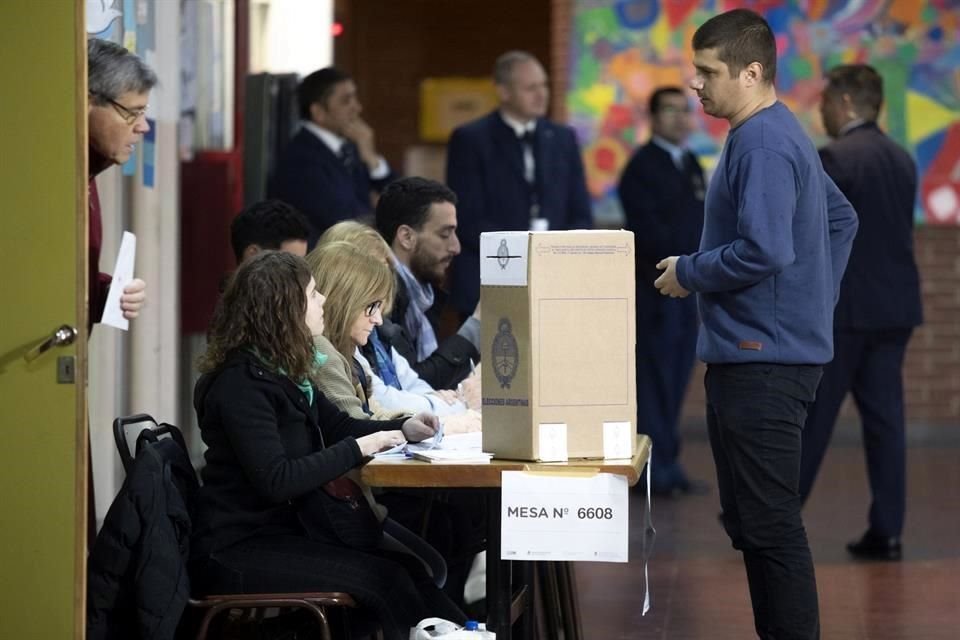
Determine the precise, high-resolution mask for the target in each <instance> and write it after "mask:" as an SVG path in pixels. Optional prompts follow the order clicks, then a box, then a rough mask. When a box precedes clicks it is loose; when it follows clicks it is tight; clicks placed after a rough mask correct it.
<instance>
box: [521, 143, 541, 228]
mask: <svg viewBox="0 0 960 640" xmlns="http://www.w3.org/2000/svg"><path fill="white" fill-rule="evenodd" d="M518 139H519V140H520V147H521V148H522V149H523V179H524V180H526V181H527V186H528V187H529V190H530V219H531V220H534V219H536V218H539V217H540V194H539V193H538V190H537V161H536V156H535V155H534V152H533V150H534V130H533V129H526V130H524V132H523V135H521V136H519V137H518Z"/></svg>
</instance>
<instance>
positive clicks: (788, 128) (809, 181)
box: [655, 9, 857, 640]
mask: <svg viewBox="0 0 960 640" xmlns="http://www.w3.org/2000/svg"><path fill="white" fill-rule="evenodd" d="M693 50H694V57H693V64H694V67H695V70H696V75H695V77H694V80H693V81H692V83H691V88H693V89H694V90H695V91H696V92H697V95H698V96H699V98H700V102H701V104H702V105H703V110H704V112H706V113H707V114H708V115H711V116H714V117H717V118H723V119H725V120H727V121H728V122H729V123H730V127H731V129H730V134H729V135H728V137H727V141H726V144H725V145H724V148H723V152H722V154H721V156H720V159H719V161H718V163H717V168H716V173H715V174H714V176H713V178H712V180H711V182H710V186H709V189H708V190H707V198H706V202H705V206H704V229H703V236H702V238H701V240H700V250H699V251H698V252H696V253H693V254H691V255H686V256H679V257H678V256H671V257H667V258H664V259H663V260H662V261H661V262H660V263H659V264H658V265H657V267H658V268H659V269H662V270H663V274H662V275H661V276H660V277H659V278H658V279H657V280H656V283H655V285H656V286H657V288H658V289H660V292H661V293H662V294H664V295H669V296H672V297H684V296H687V295H689V293H690V292H696V293H697V294H698V297H697V299H698V303H699V308H700V315H701V319H702V324H701V327H700V334H699V336H698V341H697V355H698V356H699V357H700V359H702V360H703V361H704V362H706V363H707V374H706V378H705V380H704V385H705V387H706V393H707V428H708V431H709V434H710V444H711V447H712V449H713V456H714V461H715V463H716V467H717V486H718V488H719V492H720V503H721V505H722V507H723V525H724V528H725V529H726V531H727V534H728V535H729V536H730V538H731V540H732V541H733V546H734V548H736V549H739V550H740V551H741V552H742V553H743V559H744V564H745V565H746V570H747V581H748V583H749V586H750V598H751V601H752V603H753V614H754V624H755V627H756V631H757V634H758V635H759V636H760V637H761V638H776V639H777V640H785V639H793V638H797V639H799V638H804V639H808V638H819V635H820V619H819V611H818V604H817V585H816V578H815V577H814V570H813V559H812V557H811V555H810V547H809V545H808V543H807V536H806V532H805V530H804V528H803V521H802V519H801V516H800V508H801V500H800V493H799V469H800V434H801V431H802V429H803V424H804V421H805V418H806V414H807V409H808V407H809V406H810V404H811V403H812V402H813V399H814V396H815V394H816V390H817V385H818V383H819V382H820V375H821V372H822V366H823V365H824V364H825V363H827V362H829V361H830V359H831V358H832V357H833V309H834V305H835V304H836V301H837V296H838V292H839V288H840V280H841V278H842V276H843V271H844V269H845V268H846V264H847V258H848V256H849V255H850V248H851V245H852V243H853V238H854V235H855V234H856V231H857V216H856V213H855V212H854V210H853V207H851V206H850V203H849V202H848V201H847V199H846V198H845V197H844V196H843V194H841V193H840V191H839V190H838V189H837V187H836V185H835V184H834V183H833V181H832V180H831V179H830V178H829V177H828V176H827V175H826V173H825V172H824V170H823V166H822V165H821V163H820V158H819V157H818V155H817V150H816V149H815V148H814V146H813V143H812V142H811V141H810V140H809V139H808V138H807V136H806V134H805V133H804V132H803V130H802V129H801V127H800V124H799V122H798V121H797V119H796V118H795V117H794V116H793V114H792V113H790V110H789V109H787V107H786V106H784V104H783V103H781V102H779V101H778V100H777V94H776V90H775V88H774V78H775V76H776V64H777V59H776V44H775V41H774V36H773V32H772V31H771V29H770V26H769V25H768V24H767V23H766V21H765V20H764V19H763V18H762V17H760V16H759V15H757V14H755V13H753V12H752V11H748V10H745V9H736V10H733V11H729V12H727V13H724V14H721V15H718V16H715V17H713V18H711V19H710V20H708V21H707V22H705V23H704V24H703V26H701V27H700V28H699V29H698V30H697V31H696V33H695V34H694V36H693Z"/></svg>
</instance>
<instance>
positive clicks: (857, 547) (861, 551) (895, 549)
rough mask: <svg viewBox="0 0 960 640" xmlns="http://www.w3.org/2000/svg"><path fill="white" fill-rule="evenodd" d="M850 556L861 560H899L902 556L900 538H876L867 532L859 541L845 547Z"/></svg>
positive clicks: (873, 534) (876, 536)
mask: <svg viewBox="0 0 960 640" xmlns="http://www.w3.org/2000/svg"><path fill="white" fill-rule="evenodd" d="M847 551H849V552H850V555H852V556H854V557H855V558H860V559H861V560H894V561H896V560H899V559H900V558H901V557H902V555H903V550H902V548H901V545H900V538H892V537H887V536H878V535H876V534H875V533H871V532H870V531H867V532H866V533H865V534H863V537H862V538H860V539H859V540H856V541H854V542H851V543H849V544H848V545H847Z"/></svg>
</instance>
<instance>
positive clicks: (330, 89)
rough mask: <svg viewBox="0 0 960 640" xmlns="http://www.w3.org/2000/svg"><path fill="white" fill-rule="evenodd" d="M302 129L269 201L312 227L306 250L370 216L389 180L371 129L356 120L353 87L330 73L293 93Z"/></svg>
mask: <svg viewBox="0 0 960 640" xmlns="http://www.w3.org/2000/svg"><path fill="white" fill-rule="evenodd" d="M297 103H298V105H299V108H300V117H301V118H302V119H303V123H302V124H303V126H302V127H301V128H300V131H298V132H297V134H296V135H295V136H294V137H293V139H291V140H290V142H289V144H288V145H287V147H286V149H285V150H284V152H283V154H281V157H280V160H279V162H278V164H277V168H276V171H275V173H274V175H273V178H272V180H271V182H270V197H272V198H278V199H280V200H283V201H285V202H287V203H289V204H291V205H293V206H294V207H296V208H297V209H299V210H300V211H302V212H303V213H304V214H306V216H307V219H308V220H309V221H310V226H311V229H310V239H309V246H310V247H313V245H314V244H316V242H317V238H319V237H320V234H321V233H323V232H324V231H326V230H327V228H328V227H331V226H333V225H334V224H335V223H337V222H339V221H341V220H346V219H348V218H355V217H357V216H362V215H365V214H369V213H370V212H371V210H372V206H371V200H370V192H371V191H379V190H380V189H382V188H383V187H384V186H385V185H386V184H387V183H388V182H389V181H390V179H391V174H390V167H389V166H388V165H387V163H386V161H385V160H384V159H383V158H382V157H381V156H380V155H379V154H378V153H377V149H376V146H375V144H374V133H373V129H371V128H370V126H369V125H367V123H366V122H364V121H363V119H362V118H361V117H360V113H361V111H362V110H363V107H362V105H361V104H360V101H359V99H358V98H357V86H356V84H354V82H353V80H352V79H351V78H350V76H348V75H347V74H345V73H344V72H342V71H340V70H339V69H336V68H334V67H326V68H324V69H320V70H319V71H314V72H313V73H311V74H310V75H308V76H307V77H306V78H304V79H303V81H302V82H301V83H300V86H299V87H298V88H297Z"/></svg>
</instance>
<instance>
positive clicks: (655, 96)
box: [650, 87, 687, 116]
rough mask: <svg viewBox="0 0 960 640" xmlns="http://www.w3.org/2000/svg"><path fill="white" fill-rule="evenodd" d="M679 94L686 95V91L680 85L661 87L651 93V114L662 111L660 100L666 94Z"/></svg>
mask: <svg viewBox="0 0 960 640" xmlns="http://www.w3.org/2000/svg"><path fill="white" fill-rule="evenodd" d="M670 95H677V96H683V97H686V95H687V94H686V93H684V92H683V89H682V88H680V87H660V88H659V89H657V90H656V91H654V92H653V93H652V94H650V115H651V116H652V115H656V113H657V112H658V111H660V102H662V99H663V97H664V96H670Z"/></svg>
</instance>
